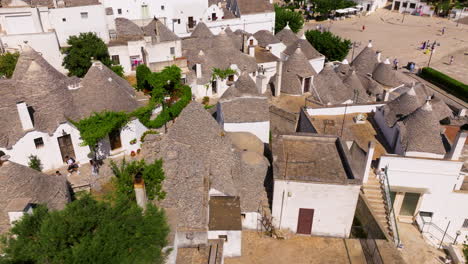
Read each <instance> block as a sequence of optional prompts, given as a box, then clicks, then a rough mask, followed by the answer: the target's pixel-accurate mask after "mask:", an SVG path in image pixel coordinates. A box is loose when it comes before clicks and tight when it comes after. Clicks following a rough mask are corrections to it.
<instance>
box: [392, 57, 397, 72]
mask: <svg viewBox="0 0 468 264" xmlns="http://www.w3.org/2000/svg"><path fill="white" fill-rule="evenodd" d="M393 68H394V69H395V70H398V59H397V58H395V59H394V60H393Z"/></svg>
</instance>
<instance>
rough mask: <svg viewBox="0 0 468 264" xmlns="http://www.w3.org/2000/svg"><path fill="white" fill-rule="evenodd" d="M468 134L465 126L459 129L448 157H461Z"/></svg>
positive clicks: (456, 158)
mask: <svg viewBox="0 0 468 264" xmlns="http://www.w3.org/2000/svg"><path fill="white" fill-rule="evenodd" d="M467 136H468V131H467V130H465V129H463V128H460V131H458V134H457V137H456V138H455V141H454V142H453V144H452V148H451V149H450V152H449V153H447V159H449V160H459V159H460V156H461V154H462V152H463V147H464V146H465V142H466V138H467Z"/></svg>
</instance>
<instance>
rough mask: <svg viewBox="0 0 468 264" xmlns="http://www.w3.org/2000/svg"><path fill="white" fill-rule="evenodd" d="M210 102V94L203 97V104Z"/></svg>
mask: <svg viewBox="0 0 468 264" xmlns="http://www.w3.org/2000/svg"><path fill="white" fill-rule="evenodd" d="M209 103H210V98H209V97H208V96H205V97H203V101H202V104H204V105H207V104H209Z"/></svg>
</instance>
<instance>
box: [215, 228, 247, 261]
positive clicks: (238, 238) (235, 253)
mask: <svg viewBox="0 0 468 264" xmlns="http://www.w3.org/2000/svg"><path fill="white" fill-rule="evenodd" d="M220 235H227V241H225V242H224V245H223V257H228V258H229V257H240V256H241V255H242V231H241V230H225V231H224V230H223V231H218V230H217V231H211V230H210V231H208V239H218V238H219V236H220Z"/></svg>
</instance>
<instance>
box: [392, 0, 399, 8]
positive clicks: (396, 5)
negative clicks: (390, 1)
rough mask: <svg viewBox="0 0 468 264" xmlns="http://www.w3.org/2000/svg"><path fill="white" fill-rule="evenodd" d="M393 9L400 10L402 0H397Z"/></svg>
mask: <svg viewBox="0 0 468 264" xmlns="http://www.w3.org/2000/svg"><path fill="white" fill-rule="evenodd" d="M393 10H400V2H398V1H395V6H394V7H393Z"/></svg>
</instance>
